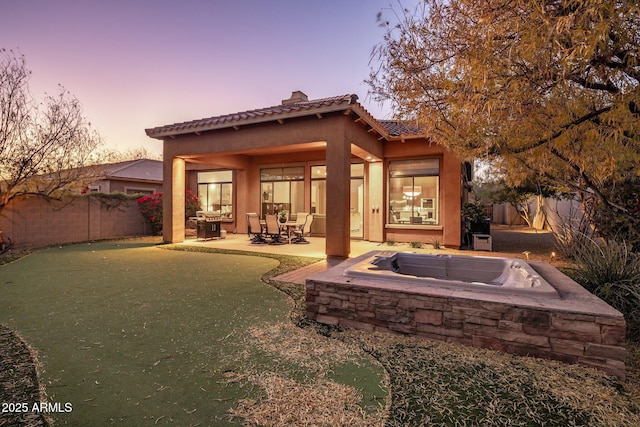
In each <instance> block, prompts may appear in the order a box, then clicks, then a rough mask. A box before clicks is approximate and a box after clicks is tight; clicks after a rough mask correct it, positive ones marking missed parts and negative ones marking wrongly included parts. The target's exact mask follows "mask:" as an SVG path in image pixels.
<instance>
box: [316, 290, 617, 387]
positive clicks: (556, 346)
mask: <svg viewBox="0 0 640 427" xmlns="http://www.w3.org/2000/svg"><path fill="white" fill-rule="evenodd" d="M306 293H307V294H306V300H307V304H306V311H307V317H308V318H310V319H313V320H316V321H318V322H320V323H325V324H329V325H339V326H346V327H353V328H356V329H363V330H367V331H387V332H394V333H402V334H410V335H416V336H420V337H424V338H428V339H434V340H441V341H448V342H454V343H460V344H465V345H469V346H475V347H482V348H488V349H493V350H498V351H503V352H506V353H511V354H517V355H524V356H535V357H540V358H546V359H555V360H561V361H563V362H567V363H576V364H582V365H587V366H591V367H594V368H597V369H601V370H604V371H606V372H608V373H611V374H614V375H617V376H620V377H624V376H625V364H624V362H625V357H626V349H625V321H624V317H622V316H621V315H620V316H617V315H614V316H608V315H597V314H596V315H591V314H583V313H574V312H570V311H569V312H567V311H555V310H546V309H544V308H534V307H522V306H518V305H515V304H505V303H500V302H492V301H482V300H476V299H466V298H457V297H438V296H431V295H422V294H412V293H403V292H398V291H396V290H394V291H389V290H384V289H380V288H367V287H365V286H357V285H349V284H336V283H328V282H323V281H320V280H314V279H313V278H311V279H309V280H307V290H306Z"/></svg>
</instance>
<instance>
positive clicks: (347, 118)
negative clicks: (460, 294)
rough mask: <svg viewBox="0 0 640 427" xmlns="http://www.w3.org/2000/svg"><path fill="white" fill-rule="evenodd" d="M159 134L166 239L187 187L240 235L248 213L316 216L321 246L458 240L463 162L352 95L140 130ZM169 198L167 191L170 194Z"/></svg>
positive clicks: (176, 235)
mask: <svg viewBox="0 0 640 427" xmlns="http://www.w3.org/2000/svg"><path fill="white" fill-rule="evenodd" d="M146 133H147V135H148V136H149V137H151V138H155V139H159V140H162V141H163V150H164V151H163V157H164V178H165V179H164V188H163V191H164V194H165V198H164V228H163V230H164V231H163V234H164V240H165V241H167V242H181V241H183V239H184V193H185V191H184V190H185V189H189V190H191V191H194V192H197V194H198V195H199V197H200V199H201V202H202V204H203V206H204V208H205V210H212V211H217V212H219V213H222V214H223V217H224V220H223V227H224V228H225V229H226V230H227V231H228V232H234V231H235V232H238V233H246V231H247V220H246V215H245V214H246V213H247V212H257V213H259V214H260V215H261V216H264V215H265V214H268V213H275V212H278V211H281V210H287V211H288V212H290V213H291V214H295V213H296V212H308V213H313V214H314V215H315V217H314V218H315V220H314V229H313V230H312V231H313V235H314V236H315V235H324V236H326V254H327V256H332V257H348V256H349V252H350V242H351V239H365V240H369V241H374V242H383V241H388V240H394V241H399V242H400V241H401V242H425V243H431V242H432V241H433V240H434V239H437V240H438V241H439V242H440V243H441V244H443V245H445V246H447V247H455V248H458V247H460V245H461V234H462V233H461V217H460V208H461V202H462V199H463V197H464V196H465V194H464V188H465V172H466V170H467V169H468V168H466V167H465V165H464V164H463V162H461V160H460V159H459V158H457V157H456V156H455V155H454V154H453V153H451V152H449V151H448V150H446V149H445V148H443V147H441V146H439V145H437V144H435V143H433V142H432V141H431V140H430V139H429V138H428V137H427V136H426V135H424V134H423V133H421V132H420V130H419V129H418V128H417V127H415V126H411V125H409V124H407V123H403V122H398V121H391V120H376V119H375V118H374V117H372V116H371V114H369V113H368V112H367V110H366V109H365V108H364V107H363V106H362V105H361V104H360V103H359V102H358V97H357V95H352V94H350V95H343V96H335V97H330V98H322V99H315V100H309V99H308V97H307V96H306V95H305V94H304V93H302V92H300V91H296V92H293V93H292V95H291V97H290V98H288V99H285V100H283V101H282V103H281V104H280V105H276V106H272V107H266V108H260V109H255V110H250V111H245V112H240V113H234V114H227V115H222V116H217V117H210V118H205V119H198V120H193V121H189V122H183V123H175V124H169V125H165V126H159V127H154V128H150V129H146ZM168 195H170V197H169V196H168Z"/></svg>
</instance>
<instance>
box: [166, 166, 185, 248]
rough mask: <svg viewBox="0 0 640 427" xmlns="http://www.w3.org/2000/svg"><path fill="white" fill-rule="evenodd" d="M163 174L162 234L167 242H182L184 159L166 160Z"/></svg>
mask: <svg viewBox="0 0 640 427" xmlns="http://www.w3.org/2000/svg"><path fill="white" fill-rule="evenodd" d="M163 174H164V176H165V179H164V184H163V191H164V197H163V206H162V236H163V239H164V241H165V242H169V243H180V242H182V241H184V190H185V161H184V159H180V158H178V157H174V158H173V159H171V161H170V162H167V161H165V162H164V170H163ZM167 177H170V179H167Z"/></svg>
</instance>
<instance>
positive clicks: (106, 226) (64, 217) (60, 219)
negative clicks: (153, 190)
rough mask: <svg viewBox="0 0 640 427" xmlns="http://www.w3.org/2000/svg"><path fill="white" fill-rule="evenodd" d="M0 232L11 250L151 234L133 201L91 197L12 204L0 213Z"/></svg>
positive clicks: (26, 199) (30, 199) (36, 199)
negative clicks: (8, 242) (7, 240)
mask: <svg viewBox="0 0 640 427" xmlns="http://www.w3.org/2000/svg"><path fill="white" fill-rule="evenodd" d="M0 230H2V232H3V234H4V235H5V236H8V237H9V238H11V240H13V242H14V248H15V249H30V248H38V247H43V246H49V245H56V244H64V243H74V242H83V241H86V240H99V239H112V238H117V237H129V236H141V235H148V234H150V233H151V227H150V226H149V225H148V224H146V223H145V221H144V218H143V217H142V215H141V214H140V210H139V208H138V206H137V203H136V201H135V200H113V199H105V200H101V199H100V198H98V197H95V196H93V197H89V196H84V197H70V198H67V199H65V200H62V201H56V200H54V201H47V200H44V199H41V198H37V197H30V198H25V199H20V200H15V201H13V202H12V203H11V204H10V205H9V206H8V207H6V208H5V209H4V210H3V211H2V213H0Z"/></svg>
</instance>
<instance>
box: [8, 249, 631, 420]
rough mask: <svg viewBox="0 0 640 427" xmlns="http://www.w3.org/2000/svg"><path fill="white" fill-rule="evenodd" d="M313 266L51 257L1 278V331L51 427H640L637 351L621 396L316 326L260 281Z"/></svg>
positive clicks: (610, 384) (575, 378)
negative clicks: (11, 333) (24, 356)
mask: <svg viewBox="0 0 640 427" xmlns="http://www.w3.org/2000/svg"><path fill="white" fill-rule="evenodd" d="M168 249H174V250H168ZM175 249H181V250H175ZM312 261H313V260H310V259H303V258H298V257H284V256H279V257H278V256H276V257H275V258H274V257H273V256H259V255H257V254H247V253H220V252H219V251H215V250H209V249H202V248H198V249H196V248H187V247H185V246H179V245H176V246H174V245H167V246H154V245H152V244H149V243H145V242H144V241H136V240H130V241H121V242H103V243H93V244H80V245H73V246H66V247H62V248H51V249H48V250H44V251H39V252H35V253H33V254H31V255H29V256H27V257H24V258H21V259H19V260H17V261H15V262H13V263H11V264H7V265H4V266H0V323H6V324H8V325H10V326H11V327H12V328H14V329H16V330H18V331H19V332H20V333H21V334H22V335H23V336H24V338H25V339H26V340H27V341H28V343H30V344H31V345H32V346H33V347H34V348H35V349H36V350H37V352H38V355H39V358H40V362H41V365H42V369H41V372H42V380H43V383H44V384H45V385H46V388H47V393H48V396H49V400H50V401H51V402H56V403H60V404H62V405H64V404H65V403H67V402H69V403H71V404H72V408H73V411H72V412H70V413H59V414H53V415H54V417H55V419H56V422H57V425H80V426H86V425H92V426H99V425H111V424H116V425H126V426H136V425H165V424H173V425H180V426H189V425H201V426H220V425H227V424H235V425H239V424H242V423H245V422H246V423H247V424H248V425H259V426H290V425H294V426H297V425H319V426H331V427H333V426H337V425H343V426H381V425H386V426H398V427H400V426H403V427H404V426H414V425H438V426H458V425H459V426H463V425H467V426H478V425H482V426H515V425H519V426H537V425H548V426H563V427H564V426H572V425H576V426H577V425H584V426H612V427H614V426H615V427H619V426H629V427H635V426H638V425H640V369H639V366H640V351H638V347H637V346H630V348H629V350H630V351H629V358H628V361H627V374H628V378H627V379H626V380H621V379H619V378H614V377H610V376H607V375H605V374H603V373H602V372H599V371H595V370H591V369H588V368H585V367H583V366H572V365H566V364H563V363H560V362H554V361H544V360H536V359H533V358H528V357H517V356H511V355H507V354H502V353H496V352H492V351H489V350H482V349H475V348H470V347H465V346H459V345H455V344H449V343H442V342H433V341H427V340H419V339H414V338H410V337H404V336H399V335H389V334H382V333H368V332H363V331H355V330H349V329H344V330H342V329H340V328H332V327H327V326H323V325H319V324H316V323H313V322H308V321H305V320H304V319H303V318H302V317H301V307H302V306H301V303H302V302H303V301H304V290H303V287H302V286H299V285H292V284H286V283H279V282H275V281H273V280H271V279H269V278H270V277H273V276H275V275H276V274H279V273H281V272H284V271H286V270H288V269H292V268H295V267H299V266H302V265H304V264H306V263H308V262H312ZM261 278H262V280H261ZM265 282H267V283H265ZM299 326H301V327H299ZM387 390H389V391H390V392H389V394H387ZM0 391H1V390H0ZM0 425H2V417H1V414H0Z"/></svg>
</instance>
